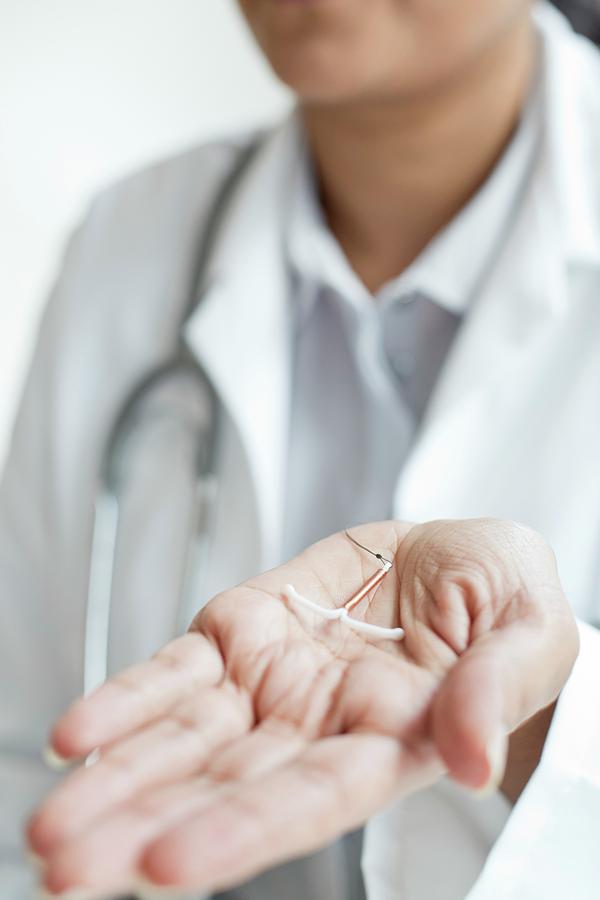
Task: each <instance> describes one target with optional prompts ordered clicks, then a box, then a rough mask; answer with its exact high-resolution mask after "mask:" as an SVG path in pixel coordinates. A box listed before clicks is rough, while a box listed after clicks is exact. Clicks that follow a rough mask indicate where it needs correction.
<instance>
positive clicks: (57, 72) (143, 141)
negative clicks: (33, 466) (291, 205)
mask: <svg viewBox="0 0 600 900" xmlns="http://www.w3.org/2000/svg"><path fill="white" fill-rule="evenodd" d="M288 103H289V98H288V96H287V94H286V92H285V91H284V90H283V88H281V87H280V86H279V85H278V84H277V83H276V82H275V79H274V78H273V77H272V76H271V73H270V72H269V71H268V69H267V67H266V64H265V63H264V62H263V61H262V59H261V57H260V56H259V54H258V51H257V50H256V49H255V47H254V45H253V43H252V41H251V39H250V36H249V34H248V32H247V30H246V27H245V25H244V24H243V23H242V21H241V17H240V16H239V14H238V13H237V11H236V8H235V2H234V0H0V463H1V461H2V457H3V455H4V452H5V449H6V442H7V438H8V436H9V431H10V425H11V423H12V419H13V415H14V412H15V406H16V402H17V399H18V394H19V391H20V387H21V383H22V378H23V376H24V372H25V369H26V365H27V361H28V359H29V355H30V353H31V350H32V347H33V342H34V338H35V326H36V323H37V320H38V316H39V313H40V311H41V308H42V305H43V302H44V299H45V297H46V296H47V292H48V290H49V287H50V285H51V283H52V280H53V278H54V276H55V274H56V268H57V266H58V264H59V261H60V254H61V251H62V248H63V245H64V241H65V239H66V236H67V234H68V232H69V231H70V229H71V228H72V226H73V224H74V222H75V221H76V220H77V218H78V217H79V215H80V214H81V213H82V211H83V209H84V208H85V205H86V203H87V202H88V200H89V198H90V196H91V195H92V194H93V193H94V191H96V190H98V189H99V188H100V187H102V185H104V184H106V183H107V182H109V181H110V180H111V179H113V178H114V177H116V176H118V175H121V174H123V173H125V172H127V171H130V170H131V169H134V168H135V167H137V166H139V165H143V164H144V163H146V162H148V161H150V160H152V159H154V158H157V157H160V156H161V155H164V154H168V153H170V152H172V151H174V150H177V149H180V148H181V147H182V146H186V145H189V144H190V143H194V142H197V141H199V140H203V139H204V138H206V137H212V136H214V135H219V134H222V133H224V132H229V131H232V130H235V129H237V128H240V127H243V126H245V125H247V124H250V123H255V122H264V121H271V120H273V119H275V118H277V117H278V116H279V115H280V114H281V113H282V112H283V110H284V109H285V108H286V106H287V104H288Z"/></svg>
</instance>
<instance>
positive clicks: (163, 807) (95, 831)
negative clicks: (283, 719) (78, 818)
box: [45, 722, 306, 891]
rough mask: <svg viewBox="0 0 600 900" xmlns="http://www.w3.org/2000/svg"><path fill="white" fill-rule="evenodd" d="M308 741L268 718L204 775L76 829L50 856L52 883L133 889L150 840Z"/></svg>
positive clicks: (56, 885) (288, 756) (143, 797)
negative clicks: (142, 857)
mask: <svg viewBox="0 0 600 900" xmlns="http://www.w3.org/2000/svg"><path fill="white" fill-rule="evenodd" d="M305 746H306V741H305V739H304V738H303V737H302V736H301V735H300V734H299V733H298V732H297V731H296V729H293V728H291V727H290V726H286V725H285V724H284V723H279V724H276V723H274V722H269V723H268V724H267V723H264V724H263V725H262V726H261V727H260V728H257V729H255V730H254V731H252V732H251V733H250V734H249V735H247V736H245V737H243V738H241V739H240V740H234V741H232V742H231V743H230V744H229V745H228V746H227V747H226V748H224V749H223V750H222V751H221V752H219V754H218V755H217V757H216V758H215V760H214V762H213V764H211V765H210V766H207V767H206V770H205V774H203V775H202V776H201V777H199V778H195V779H183V780H181V781H178V782H177V783H173V784H171V785H169V786H166V787H161V788H154V789H151V790H149V791H144V792H142V793H138V794H137V796H135V797H134V798H132V799H131V800H130V802H128V803H127V804H125V805H124V806H122V807H119V808H117V809H114V810H113V811H112V812H111V813H110V814H109V815H106V816H104V817H103V818H100V819H96V821H95V822H94V823H93V824H92V825H91V826H90V827H89V828H88V829H87V830H86V831H85V832H84V831H83V830H82V829H71V833H70V835H69V838H68V839H67V840H65V841H64V842H63V843H61V845H60V846H56V845H55V846H54V847H53V848H51V850H50V852H49V853H48V855H47V859H46V863H47V867H46V875H45V878H46V883H47V887H48V888H50V889H52V890H53V891H64V890H69V889H71V888H74V887H82V886H85V887H89V888H93V889H94V890H95V891H98V890H100V891H124V890H128V889H132V886H133V885H134V884H135V882H136V880H137V879H138V877H139V867H138V863H139V860H140V855H141V853H142V851H143V850H144V848H145V847H146V846H147V844H148V843H149V842H150V841H151V840H153V839H156V838H157V837H158V836H159V835H160V834H161V833H163V832H164V831H165V830H168V829H169V828H172V827H174V826H175V825H176V824H177V823H178V822H179V821H181V820H185V819H186V818H188V817H189V816H191V815H193V814H195V815H197V814H198V813H199V812H200V811H201V810H202V809H203V808H205V807H206V806H207V805H208V804H209V803H211V802H214V798H215V796H216V795H217V794H224V793H226V792H228V791H231V790H232V789H235V784H236V782H239V781H241V780H248V779H253V778H258V777H260V776H262V775H264V774H265V773H267V772H269V771H272V770H274V769H276V768H277V767H278V766H281V765H283V764H285V763H288V762H289V761H290V760H291V759H293V758H294V757H296V756H298V755H299V753H300V752H301V751H302V750H303V749H304V748H305ZM98 765H99V764H98Z"/></svg>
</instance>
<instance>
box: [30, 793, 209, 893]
mask: <svg viewBox="0 0 600 900" xmlns="http://www.w3.org/2000/svg"><path fill="white" fill-rule="evenodd" d="M218 790H222V788H221V787H220V786H218V785H215V783H214V782H212V781H210V780H209V779H207V778H203V777H199V778H194V779H187V780H184V781H181V782H178V783H177V784H173V785H168V786H165V787H162V788H156V789H154V790H153V791H150V792H148V793H147V794H142V795H139V796H137V797H135V798H134V799H133V800H131V801H130V802H129V803H127V804H126V805H125V806H124V807H122V808H118V809H116V810H115V811H114V812H111V814H110V815H108V816H106V817H105V818H103V819H100V820H99V821H96V822H95V823H94V825H93V826H92V827H90V828H89V829H88V830H86V831H85V832H83V833H80V834H77V835H75V836H73V837H72V838H71V839H70V840H68V841H66V843H64V844H61V845H60V846H58V847H56V848H55V849H54V850H53V851H52V852H51V853H50V854H49V855H48V856H47V857H46V859H45V865H44V868H43V885H44V888H45V889H46V891H48V892H50V893H52V894H54V893H56V894H58V895H62V894H64V893H65V892H69V896H70V892H71V891H73V892H74V894H75V895H76V894H77V893H78V891H79V890H83V891H85V892H87V891H90V892H91V893H92V895H93V896H95V895H96V894H101V895H102V896H105V895H107V894H115V895H117V894H118V895H121V894H126V893H132V892H135V889H136V886H137V883H138V881H139V868H140V860H141V857H142V854H143V852H144V850H145V848H146V846H147V845H148V844H149V843H150V842H151V841H153V840H155V839H156V838H157V837H159V836H160V834H162V833H163V831H164V830H165V829H168V828H170V827H174V826H175V825H176V824H178V823H179V822H180V821H181V820H183V819H185V818H186V816H190V815H193V814H198V812H199V811H200V810H201V809H202V808H203V807H206V806H208V805H209V804H210V803H211V802H212V799H213V794H214V793H215V792H216V791H218Z"/></svg>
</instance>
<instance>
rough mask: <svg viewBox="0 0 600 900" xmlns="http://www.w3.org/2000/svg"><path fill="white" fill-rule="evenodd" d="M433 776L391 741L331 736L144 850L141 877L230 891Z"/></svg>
mask: <svg viewBox="0 0 600 900" xmlns="http://www.w3.org/2000/svg"><path fill="white" fill-rule="evenodd" d="M436 772H437V766H436ZM434 777H435V775H434V774H433V771H432V769H431V768H428V766H427V764H426V763H425V764H424V761H423V759H422V758H418V757H417V756H416V755H413V754H411V753H410V752H409V751H407V750H406V749H404V748H403V747H402V746H401V745H400V744H399V743H398V742H397V741H396V740H395V739H393V738H390V737H379V736H377V737H375V736H370V735H369V736H362V735H347V736H343V737H340V736H337V737H332V738H326V739H324V740H322V741H320V742H318V743H317V744H314V745H311V747H310V748H309V749H308V750H307V751H306V753H304V754H303V755H302V756H301V757H299V758H298V759H296V760H294V761H293V762H292V763H291V764H289V765H286V766H282V767H279V768H278V769H276V770H275V771H274V772H270V773H269V774H267V775H265V776H264V777H262V778H259V779H257V780H252V781H249V782H242V783H240V784H239V785H238V787H237V789H236V790H235V792H232V793H229V794H227V795H225V796H219V797H217V798H215V800H214V802H213V803H211V804H209V805H208V806H206V807H205V808H204V809H203V810H202V811H201V812H200V813H199V814H197V815H195V816H191V817H190V818H189V819H188V820H186V821H184V822H182V823H180V824H179V825H177V826H176V827H175V828H173V829H171V830H170V831H167V833H166V834H164V835H163V836H162V837H160V838H158V840H156V841H154V842H153V843H152V844H151V845H150V846H149V847H148V848H147V850H146V851H145V853H144V856H143V858H142V860H141V868H142V874H143V875H144V876H145V877H146V879H147V880H149V881H150V882H151V883H153V884H155V885H158V886H162V887H166V886H169V887H172V888H176V889H177V888H179V889H202V890H216V889H222V888H225V887H229V886H231V885H233V884H236V883H239V882H241V881H243V880H245V879H246V878H248V877H251V876H252V875H254V874H255V873H257V872H258V871H260V870H262V869H264V868H267V867H269V866H271V865H274V864H276V863H278V862H280V861H282V860H285V859H288V858H290V857H292V856H297V855H301V854H304V853H308V852H311V851H312V850H314V849H316V848H317V847H320V846H322V845H324V844H326V843H327V842H328V841H330V840H333V839H334V838H335V837H337V836H338V835H339V834H341V833H342V832H344V831H346V830H349V829H351V828H352V827H355V826H356V825H358V824H360V823H362V822H364V821H365V820H366V819H367V818H368V816H369V815H371V814H372V813H373V812H375V811H376V810H377V809H379V808H380V807H382V806H383V805H384V804H386V803H389V802H390V800H391V799H392V798H393V794H394V793H395V792H396V791H397V790H398V789H399V788H400V787H402V788H403V790H410V789H416V787H418V786H421V785H422V784H423V782H424V781H430V780H432V778H434ZM199 848H202V852H199Z"/></svg>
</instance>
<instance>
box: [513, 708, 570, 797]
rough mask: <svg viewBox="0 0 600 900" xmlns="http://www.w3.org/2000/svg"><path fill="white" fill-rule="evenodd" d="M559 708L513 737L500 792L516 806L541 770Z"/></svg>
mask: <svg viewBox="0 0 600 900" xmlns="http://www.w3.org/2000/svg"><path fill="white" fill-rule="evenodd" d="M555 708H556V701H554V703H551V704H550V706H547V707H546V708H545V709H542V710H540V711H539V712H538V713H536V714H535V715H534V716H532V717H531V718H530V719H528V720H527V721H526V722H524V723H523V725H521V726H520V728H517V730H516V731H514V732H513V733H512V734H511V736H510V739H509V746H508V757H507V762H506V770H505V773H504V778H503V779H502V783H501V785H500V790H501V791H502V793H503V794H504V796H505V797H506V798H507V800H509V801H510V802H511V803H512V804H513V805H514V804H515V803H516V802H517V800H518V799H519V797H520V796H521V794H522V792H523V790H524V789H525V787H526V785H527V783H528V781H529V779H530V778H531V776H532V775H533V773H534V772H535V770H536V769H537V767H538V764H539V762H540V759H541V756H542V753H543V750H544V745H545V743H546V738H547V736H548V732H549V730H550V725H551V724H552V717H553V716H554V710H555Z"/></svg>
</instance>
